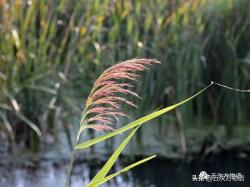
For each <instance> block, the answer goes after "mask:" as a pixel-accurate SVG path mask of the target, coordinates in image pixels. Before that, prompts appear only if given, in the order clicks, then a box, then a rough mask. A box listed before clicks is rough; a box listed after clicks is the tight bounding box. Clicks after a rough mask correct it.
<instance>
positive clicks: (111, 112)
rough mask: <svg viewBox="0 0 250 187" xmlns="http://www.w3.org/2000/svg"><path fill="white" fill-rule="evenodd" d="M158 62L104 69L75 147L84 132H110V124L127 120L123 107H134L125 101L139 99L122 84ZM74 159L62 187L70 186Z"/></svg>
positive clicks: (130, 62) (134, 62) (126, 63)
mask: <svg viewBox="0 0 250 187" xmlns="http://www.w3.org/2000/svg"><path fill="white" fill-rule="evenodd" d="M159 63H160V62H159V61H158V60H155V59H145V58H141V59H137V58H136V59H131V60H127V61H124V62H121V63H118V64H115V65H113V66H111V67H110V68H108V69H106V70H105V71H104V72H103V73H102V74H101V75H100V77H99V78H98V79H97V80H96V82H95V83H94V85H93V88H92V90H91V92H90V94H89V96H88V98H87V100H86V106H85V108H84V110H83V112H82V118H81V121H80V128H79V131H78V134H77V136H76V145H77V143H78V141H79V138H80V134H81V133H82V131H83V130H84V129H86V128H89V129H94V130H96V131H102V132H103V131H112V130H114V128H113V127H111V124H112V122H113V120H114V118H116V119H117V118H118V117H119V116H127V114H125V113H124V112H122V111H121V107H122V104H127V105H130V106H134V107H136V105H135V104H134V103H133V102H132V101H130V100H129V99H127V98H128V97H125V96H126V95H133V96H135V97H139V96H138V95H137V94H136V93H135V92H133V91H131V90H129V88H131V87H133V86H132V85H131V84H130V83H124V82H121V80H124V79H127V80H130V81H135V80H136V79H137V78H138V77H140V76H139V75H138V72H140V71H144V70H145V69H148V67H150V66H152V65H153V64H159ZM75 155H76V149H74V152H73V154H72V157H71V160H70V164H69V168H68V174H67V180H66V183H65V187H67V186H69V180H70V174H71V171H72V166H73V163H74V159H75Z"/></svg>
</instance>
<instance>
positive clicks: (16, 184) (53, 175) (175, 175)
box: [0, 154, 250, 187]
mask: <svg viewBox="0 0 250 187" xmlns="http://www.w3.org/2000/svg"><path fill="white" fill-rule="evenodd" d="M138 159H139V158H138ZM136 160H137V159H136ZM129 163H130V162H126V164H125V163H124V162H119V163H118V164H117V165H116V167H115V169H114V171H112V172H115V171H117V170H120V169H121V168H122V167H124V166H125V165H127V164H129ZM101 165H102V164H101V163H100V162H97V161H93V162H91V163H85V162H81V163H79V162H77V164H76V165H75V166H74V171H73V176H72V183H71V186H72V187H83V186H84V184H86V183H88V182H89V179H90V178H91V177H92V176H93V175H94V173H95V172H96V170H97V169H98V167H100V166H101ZM65 169H66V162H52V161H42V162H40V163H37V164H30V165H29V164H26V166H25V167H21V166H18V167H15V166H13V165H11V166H6V165H1V166H0V186H1V187H61V186H64V182H65V178H66V172H65ZM201 171H206V172H207V173H222V174H225V173H241V174H242V175H244V182H192V175H195V174H196V175H199V173H200V172H201ZM102 186H107V187H113V186H119V187H129V186H131V187H132V186H138V187H145V186H149V187H154V186H155V187H184V186H185V187H191V186H194V187H196V186H197V187H200V186H211V187H214V186H215V187H216V186H218V187H219V186H226V187H238V186H239V187H249V186H250V158H249V157H246V158H239V157H235V156H230V155H228V154H221V155H219V156H210V157H208V158H197V159H192V160H190V161H188V160H177V159H164V158H157V159H155V160H152V161H150V162H148V163H146V164H144V165H142V166H139V167H138V168H135V169H133V170H131V171H129V172H128V173H126V174H123V175H122V176H118V177H116V178H115V180H112V181H111V182H110V183H108V184H105V185H102Z"/></svg>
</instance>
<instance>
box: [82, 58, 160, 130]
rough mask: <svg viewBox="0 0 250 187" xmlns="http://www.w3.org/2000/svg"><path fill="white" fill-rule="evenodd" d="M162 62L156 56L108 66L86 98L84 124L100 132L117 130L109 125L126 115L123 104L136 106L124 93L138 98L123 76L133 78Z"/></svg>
mask: <svg viewBox="0 0 250 187" xmlns="http://www.w3.org/2000/svg"><path fill="white" fill-rule="evenodd" d="M159 63H160V62H159V61H158V60H155V59H145V58H142V59H131V60H127V61H124V62H121V63H118V64H115V65H113V66H111V67H110V68H108V69H106V70H105V71H104V72H103V73H102V74H101V75H100V77H99V78H98V79H97V80H96V82H95V83H94V86H93V88H92V90H91V92H90V95H89V97H88V98H87V101H86V106H85V109H84V111H83V114H82V115H83V117H82V120H81V125H85V127H86V128H90V129H94V130H97V131H111V130H114V129H113V128H112V127H110V125H111V124H112V122H113V119H114V118H115V119H118V117H119V116H127V115H126V114H125V113H123V112H122V111H121V106H122V104H127V105H130V106H134V107H137V106H136V105H135V104H134V103H133V102H132V101H129V100H128V99H127V98H126V97H125V95H133V96H135V97H139V96H138V95H137V94H136V93H135V92H133V91H131V90H129V88H131V87H133V86H132V85H131V84H129V83H120V82H119V81H120V80H123V79H129V80H131V81H134V80H136V79H137V78H138V77H139V75H138V74H137V73H138V72H140V71H144V70H145V69H148V67H150V66H151V65H153V64H159ZM118 95H119V96H118ZM121 95H122V96H121Z"/></svg>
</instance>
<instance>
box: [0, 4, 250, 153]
mask: <svg viewBox="0 0 250 187" xmlns="http://www.w3.org/2000/svg"><path fill="white" fill-rule="evenodd" d="M80 5H82V6H80ZM249 18H250V2H249V1H248V0H237V1H236V0H227V1H224V0H212V1H210V0H199V1H198V0H190V1H186V0H168V1H164V0H155V1H149V0H138V1H120V0H116V1H110V0H103V1H101V0H96V1H94V3H93V1H90V0H80V1H74V0H70V1H64V0H60V1H59V0H56V1H30V0H29V1H26V0H15V1H12V0H0V89H1V92H0V125H1V129H4V130H3V131H2V133H1V134H6V135H7V137H8V138H9V139H10V141H12V142H19V143H20V142H21V143H20V144H23V145H24V146H28V147H31V148H33V149H35V150H38V149H39V148H41V146H42V145H43V144H40V142H43V143H49V142H47V141H48V139H49V138H48V136H49V137H51V138H52V140H53V141H59V132H60V131H59V129H60V128H61V127H62V128H63V129H64V132H65V134H66V136H67V139H68V141H69V143H70V144H72V143H71V137H70V132H71V130H72V128H74V126H76V125H74V124H78V121H79V118H80V114H81V111H82V109H83V108H84V102H85V101H83V100H82V98H85V100H86V99H87V96H88V93H89V91H90V89H91V87H92V84H93V82H94V80H95V79H96V78H97V76H98V75H99V74H100V72H102V71H103V70H104V69H106V68H107V67H109V66H111V65H113V64H114V63H115V62H119V61H124V60H126V59H131V58H134V57H148V58H152V57H154V58H157V59H159V60H160V61H162V64H161V68H158V69H155V68H153V69H152V71H151V72H150V73H144V74H143V76H142V79H143V80H142V81H141V82H138V84H137V86H136V88H135V91H136V92H137V93H138V94H139V95H140V96H141V97H142V98H144V99H143V100H142V101H141V102H140V103H139V108H138V109H137V110H136V111H133V112H131V113H130V111H129V110H128V109H127V108H126V107H125V110H126V109H127V112H128V114H129V115H130V116H131V117H132V118H138V117H139V116H142V115H145V114H148V113H149V112H152V108H154V109H155V108H158V107H165V106H168V105H171V104H173V103H176V102H177V101H180V100H182V99H183V98H186V97H187V96H190V95H192V94H193V93H194V92H195V91H196V90H199V89H200V88H201V87H203V86H205V85H207V84H208V83H209V82H210V81H211V80H213V81H215V82H219V83H222V84H226V85H230V86H232V87H235V88H240V89H245V88H249V87H250V74H249V71H250V61H249V49H250V43H249V41H250V40H249V39H250V33H249V30H250V21H249ZM131 101H132V102H133V101H134V100H133V98H131ZM79 103H82V105H81V106H79ZM249 110H250V106H249V97H247V95H246V94H237V93H234V92H232V93H228V92H227V94H225V90H223V89H219V88H218V89H213V90H212V91H210V92H208V93H206V94H204V95H203V96H201V97H199V98H198V99H197V100H193V101H192V104H189V105H185V106H183V107H181V108H178V109H176V110H175V111H173V112H172V113H169V114H168V115H167V116H164V117H161V118H159V119H158V121H155V123H159V124H160V125H158V126H157V128H155V130H156V131H158V132H160V133H162V134H166V133H168V131H171V132H172V133H175V134H177V135H178V137H179V144H180V147H181V150H182V152H186V151H187V144H188V142H187V139H188V135H187V132H188V131H190V130H192V129H193V128H197V127H198V128H200V127H202V128H203V129H206V128H207V127H210V126H213V125H214V127H212V128H217V127H218V125H219V126H220V127H223V128H225V132H226V136H228V137H232V136H233V135H234V132H235V128H237V127H239V126H240V127H248V126H249V123H248V121H249V113H248V111H249ZM122 120H126V119H122ZM166 123H168V124H174V125H175V127H174V128H173V129H171V128H168V127H166V125H165V124H166ZM117 125H119V124H117ZM145 129H146V128H145ZM73 130H74V129H73ZM146 133H147V132H146V130H144V129H140V130H139V131H138V133H137V140H138V142H141V143H143V142H144V139H143V137H144V135H145V134H146ZM89 135H90V136H91V137H93V136H94V135H95V134H93V133H91V132H90V134H89ZM160 141H162V140H160Z"/></svg>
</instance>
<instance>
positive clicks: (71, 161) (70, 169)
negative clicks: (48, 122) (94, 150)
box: [65, 120, 84, 187]
mask: <svg viewBox="0 0 250 187" xmlns="http://www.w3.org/2000/svg"><path fill="white" fill-rule="evenodd" d="M81 121H82V120H81ZM83 127H84V126H83V125H80V128H79V130H78V132H77V137H76V141H75V144H74V146H73V149H74V150H73V153H72V155H71V158H70V161H69V166H68V169H67V179H66V182H65V187H69V182H70V176H71V172H72V168H73V164H74V161H75V158H76V154H77V150H76V149H75V146H76V145H77V144H78V143H79V139H80V135H81V133H82V131H83V130H84V128H83Z"/></svg>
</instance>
